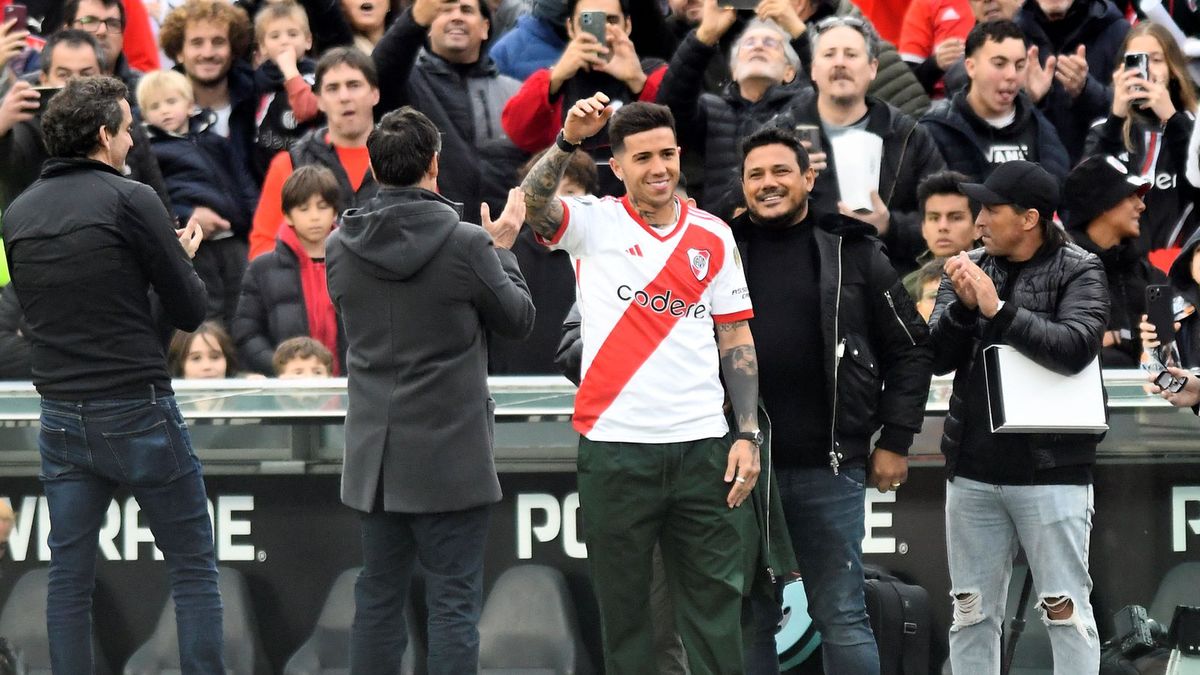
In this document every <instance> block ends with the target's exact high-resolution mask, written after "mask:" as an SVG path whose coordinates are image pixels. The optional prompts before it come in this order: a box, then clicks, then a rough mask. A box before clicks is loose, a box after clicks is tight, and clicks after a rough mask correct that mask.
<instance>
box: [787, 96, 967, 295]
mask: <svg viewBox="0 0 1200 675" xmlns="http://www.w3.org/2000/svg"><path fill="white" fill-rule="evenodd" d="M867 107H868V112H867V131H869V132H871V133H873V134H875V135H876V136H879V137H880V138H882V139H883V157H882V161H881V163H880V166H879V198H880V199H882V200H883V203H884V204H887V206H888V211H889V212H890V214H891V224H890V226H889V227H888V231H887V232H886V233H885V234H884V235H883V237H882V238H883V243H884V244H887V252H888V258H889V259H890V260H891V261H892V265H893V266H894V267H895V268H896V271H897V272H899V273H900V274H901V275H904V274H907V273H908V272H911V271H912V270H914V269H916V266H917V262H916V261H917V256H919V255H920V254H921V253H922V252H923V251H924V250H925V239H924V238H923V237H922V236H921V214H920V207H919V206H918V204H917V185H918V184H919V183H920V182H921V181H922V180H923V179H924V178H925V177H926V176H928V175H929V174H931V173H935V172H937V171H941V170H942V169H945V168H946V162H945V160H943V159H942V153H941V152H940V151H939V150H938V146H937V144H936V143H935V142H934V140H933V136H931V135H930V133H929V131H928V130H927V129H925V128H922V127H921V126H919V125H918V124H917V120H916V119H915V118H913V117H911V116H909V115H906V114H904V113H903V112H901V111H900V110H899V109H897V108H896V107H895V106H892V105H889V104H887V103H884V102H883V101H880V100H879V99H876V98H874V97H872V96H867ZM774 123H775V124H780V125H783V126H787V127H793V126H795V125H796V124H797V123H805V124H815V125H817V126H818V127H820V125H821V118H820V115H819V113H818V112H817V92H816V90H813V89H808V90H806V91H804V92H802V93H801V94H800V95H799V96H797V97H796V100H795V105H793V106H792V109H791V110H790V111H789V112H788V113H787V114H786V115H781V116H779V117H778V118H777V119H776V120H775V122H774ZM820 133H821V147H823V148H825V150H826V152H827V153H828V157H827V158H826V163H827V164H828V166H827V167H826V168H825V170H824V171H822V172H821V173H819V174H817V182H816V183H815V184H814V185H813V191H812V196H811V199H812V203H813V204H814V205H815V207H816V208H817V210H819V211H822V212H825V213H836V212H837V205H838V201H839V200H840V198H841V197H840V195H839V192H838V178H837V160H836V158H835V157H834V156H833V153H832V152H829V149H830V148H831V147H832V145H831V144H830V142H829V138H828V137H827V136H826V135H825V131H824V129H821V130H820Z"/></svg>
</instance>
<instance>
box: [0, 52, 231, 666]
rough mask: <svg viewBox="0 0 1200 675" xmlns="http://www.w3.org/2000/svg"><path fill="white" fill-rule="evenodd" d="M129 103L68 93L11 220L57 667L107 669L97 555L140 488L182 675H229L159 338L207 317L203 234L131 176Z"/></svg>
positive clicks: (195, 481)
mask: <svg viewBox="0 0 1200 675" xmlns="http://www.w3.org/2000/svg"><path fill="white" fill-rule="evenodd" d="M93 44H94V42H93ZM128 96H129V92H128V91H127V90H126V88H125V85H124V84H123V83H122V82H121V81H120V80H118V79H116V78H112V77H103V76H100V77H83V78H78V79H75V80H72V81H70V82H68V83H66V86H65V87H64V88H63V90H62V91H61V92H59V93H58V94H57V95H55V96H54V98H53V99H52V100H51V101H50V104H49V106H48V108H47V110H46V113H45V117H44V118H43V122H44V125H45V126H44V128H45V140H46V149H47V152H48V153H49V155H50V159H49V160H48V161H47V162H46V164H45V165H44V167H43V168H42V175H41V177H40V179H39V180H38V181H37V182H36V183H34V184H33V185H32V186H30V188H29V189H27V190H26V191H25V192H23V193H22V194H21V196H20V197H18V198H17V199H16V201H14V202H13V203H12V204H11V205H10V206H9V208H8V210H7V211H5V213H4V239H5V241H4V244H5V247H6V248H7V249H8V256H9V259H10V260H12V262H13V267H12V269H13V280H12V283H13V286H14V287H15V288H16V290H17V298H18V299H19V300H20V302H21V306H22V308H23V309H24V310H25V315H26V319H27V320H28V322H29V326H30V328H31V334H30V339H31V342H32V344H33V384H34V386H35V387H36V388H37V390H38V394H39V395H40V396H41V421H40V433H39V436H38V448H39V451H40V455H41V474H40V475H41V482H42V488H43V490H44V491H45V493H46V503H47V505H48V506H49V513H50V516H51V517H50V522H51V527H50V533H49V536H48V538H47V541H48V543H49V546H50V551H51V562H50V582H49V591H48V594H47V603H46V613H45V618H46V628H47V634H48V635H49V654H50V663H51V668H52V670H53V671H54V672H58V673H91V672H94V670H93V667H94V663H95V659H94V655H93V653H92V639H93V637H94V635H95V633H94V632H93V623H92V605H93V603H92V591H93V589H94V587H95V575H96V546H97V541H98V539H99V533H100V527H101V524H102V522H103V520H104V514H105V512H106V511H107V510H108V508H109V504H110V503H111V497H112V495H113V493H114V492H115V491H116V490H117V489H124V490H129V491H130V492H132V494H133V496H134V497H135V498H136V499H137V500H138V504H139V506H140V508H141V510H142V512H143V513H144V515H145V516H146V520H147V522H148V523H149V525H150V529H151V531H152V532H153V534H154V540H155V543H156V545H157V546H158V548H159V550H161V551H162V552H163V554H164V556H165V557H166V560H167V568H168V576H169V578H170V581H171V597H172V600H173V604H174V608H175V623H176V626H177V635H176V637H177V639H178V644H179V650H178V657H177V658H178V659H179V663H180V670H181V671H182V672H189V673H192V672H204V673H220V672H224V668H225V666H224V663H223V658H222V652H223V649H222V640H223V638H222V626H221V623H222V614H221V596H220V590H219V588H218V584H217V567H216V555H215V552H214V549H213V530H212V523H211V521H210V520H209V518H208V510H207V509H206V508H205V507H206V500H205V489H204V480H203V477H202V475H201V473H202V471H201V466H200V460H198V459H197V458H196V455H195V453H194V452H192V446H191V441H190V439H189V436H188V430H187V425H186V424H185V423H184V421H183V415H182V414H181V413H180V411H179V407H178V405H177V404H176V402H175V397H174V392H173V390H172V388H171V382H170V380H169V379H168V377H167V367H166V365H167V364H166V362H165V359H164V358H163V353H162V347H161V343H160V342H159V338H160V335H159V329H160V325H171V326H172V327H175V328H180V329H194V328H196V327H197V326H198V325H199V324H200V322H201V320H202V319H203V318H204V285H203V283H202V282H201V281H200V279H199V277H197V276H196V273H195V272H194V271H193V270H192V266H191V263H190V262H189V261H188V258H189V257H190V256H191V255H192V254H194V253H195V252H196V248H197V247H198V246H199V245H200V230H199V227H197V226H196V225H195V224H192V225H189V226H188V227H187V228H185V229H184V230H183V231H182V232H177V231H175V229H174V228H173V223H172V222H171V218H170V216H169V215H168V214H167V211H166V209H164V208H163V206H162V204H161V203H160V202H159V200H158V199H157V198H156V197H155V195H154V193H153V191H152V190H150V189H149V188H148V187H146V186H145V185H142V184H139V183H137V182H135V181H132V180H128V179H126V178H123V177H122V175H121V174H122V168H123V165H124V162H125V156H126V154H127V153H128V151H129V149H130V147H131V146H132V145H133V138H132V136H131V135H130V133H129V129H130V127H131V126H132V124H133V114H132V113H131V111H130V106H129V102H128V100H127V97H128ZM151 292H153V293H154V295H155V296H157V297H158V298H159V299H160V300H161V304H162V307H163V309H164V310H165V317H163V320H162V321H161V322H160V321H159V317H155V316H154V315H153V314H152V311H151V302H150V297H151Z"/></svg>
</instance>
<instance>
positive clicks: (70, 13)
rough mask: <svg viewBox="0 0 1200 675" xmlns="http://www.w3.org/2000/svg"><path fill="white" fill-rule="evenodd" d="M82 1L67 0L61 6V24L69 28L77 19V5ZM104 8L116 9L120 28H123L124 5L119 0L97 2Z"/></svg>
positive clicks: (98, 0) (99, 0) (100, 0)
mask: <svg viewBox="0 0 1200 675" xmlns="http://www.w3.org/2000/svg"><path fill="white" fill-rule="evenodd" d="M82 1H83V0H67V3H66V4H65V5H63V24H64V25H66V26H70V25H71V24H73V23H75V19H77V18H79V3H80V2H82ZM97 2H99V3H100V4H101V5H103V6H104V7H116V8H117V10H118V11H119V12H120V13H121V28H124V27H125V3H123V2H121V0H97Z"/></svg>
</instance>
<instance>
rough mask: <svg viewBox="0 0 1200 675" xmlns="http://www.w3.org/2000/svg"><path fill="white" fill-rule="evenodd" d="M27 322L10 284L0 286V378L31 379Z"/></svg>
mask: <svg viewBox="0 0 1200 675" xmlns="http://www.w3.org/2000/svg"><path fill="white" fill-rule="evenodd" d="M30 349H31V347H30V344H29V322H28V321H26V320H25V312H24V310H22V309H21V303H20V302H18V301H17V289H15V288H13V286H12V284H9V285H7V286H4V287H2V288H0V354H3V356H0V380H25V381H29V380H31V379H33V371H32V370H31V365H30Z"/></svg>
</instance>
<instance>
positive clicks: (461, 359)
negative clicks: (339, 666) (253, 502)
mask: <svg viewBox="0 0 1200 675" xmlns="http://www.w3.org/2000/svg"><path fill="white" fill-rule="evenodd" d="M440 149H441V142H440V135H439V133H438V130H437V127H436V126H434V124H433V122H431V121H430V120H429V118H428V117H426V116H425V115H423V114H421V113H419V112H417V111H415V110H413V109H412V108H409V107H404V108H401V109H400V110H397V111H394V112H391V113H388V114H387V115H385V116H384V117H383V119H382V120H381V121H380V123H379V126H378V127H376V129H375V130H374V131H372V132H371V135H370V137H369V138H368V139H367V150H368V152H369V154H370V157H371V167H372V170H373V171H374V174H375V177H376V179H377V180H378V182H379V184H380V186H381V187H380V191H379V194H378V195H377V196H375V197H374V198H373V199H371V201H369V202H367V204H366V205H365V206H363V207H362V208H358V209H351V210H349V211H347V212H346V214H345V215H344V216H343V220H342V227H341V228H339V229H338V230H336V231H335V232H334V233H333V235H331V236H330V238H329V241H328V243H327V244H326V250H327V258H326V260H327V263H326V264H327V275H328V283H329V294H330V297H331V298H332V299H333V302H334V304H335V305H336V306H337V309H338V311H339V313H340V315H341V316H342V319H343V321H344V325H345V331H346V341H347V346H348V350H347V359H346V361H347V370H348V375H349V379H350V381H349V396H350V400H349V407H348V409H347V412H346V458H345V465H344V468H343V474H342V501H343V502H344V503H345V504H346V505H348V506H350V507H351V508H354V509H356V510H358V511H361V512H362V545H363V571H362V572H361V573H360V574H359V577H358V582H357V584H356V586H355V616H354V626H353V629H352V631H351V638H350V672H351V673H355V674H359V673H375V672H379V673H385V672H386V673H392V672H396V670H397V669H398V668H399V663H400V657H401V656H402V655H403V654H404V650H405V647H406V637H405V636H406V630H405V626H404V611H403V610H404V605H405V599H406V595H407V592H408V587H409V580H410V577H411V574H412V568H413V563H414V561H415V560H416V559H417V558H418V557H419V558H420V561H421V566H422V568H423V569H424V570H425V580H426V581H425V583H426V587H427V592H428V598H427V599H428V604H429V614H430V616H429V626H430V630H429V672H430V673H473V672H476V671H477V670H478V666H479V664H478V661H479V632H478V630H477V624H478V622H479V612H480V605H481V604H482V600H483V597H482V596H483V589H482V585H483V577H482V567H483V549H484V540H485V539H486V536H487V520H488V512H489V510H490V506H491V505H492V504H495V503H496V502H498V501H500V483H499V481H498V480H497V478H496V468H495V464H494V461H493V456H492V439H493V427H492V423H493V422H492V413H493V411H494V409H495V404H494V402H493V401H492V399H491V397H490V396H489V394H488V388H487V346H486V344H485V341H484V335H485V333H486V332H487V331H492V332H495V333H498V334H501V335H504V336H506V337H511V338H517V339H519V338H522V337H525V336H526V335H528V334H529V332H530V331H531V330H532V329H533V316H534V308H533V301H532V300H531V299H530V294H529V289H528V288H527V287H526V285H525V281H524V279H522V277H521V272H520V269H519V268H518V267H517V259H516V257H515V256H514V255H513V254H512V253H511V252H510V251H508V250H507V249H508V247H510V246H511V245H512V243H513V241H514V240H515V239H516V234H517V231H518V229H519V227H520V224H521V222H522V221H523V220H524V214H523V213H520V212H519V211H522V210H523V199H524V197H523V195H521V194H520V193H519V191H516V193H515V198H514V196H513V195H510V199H509V204H510V206H509V208H506V209H505V212H504V214H503V215H502V216H501V217H500V218H499V219H498V220H497V221H496V222H495V223H492V222H491V220H490V219H489V218H488V212H487V210H486V207H485V208H484V209H483V210H482V214H481V215H482V220H483V223H484V228H482V229H481V228H480V227H479V226H477V225H472V224H469V223H464V222H461V221H462V213H461V211H460V210H459V207H458V205H457V204H454V203H453V202H449V201H447V200H446V199H444V198H443V197H441V196H439V195H438V194H437V193H436V190H437V176H438V152H439V151H440ZM485 230H486V231H485ZM489 234H490V235H491V236H489Z"/></svg>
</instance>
